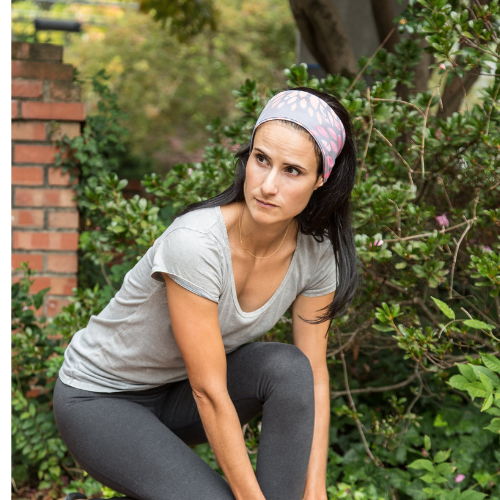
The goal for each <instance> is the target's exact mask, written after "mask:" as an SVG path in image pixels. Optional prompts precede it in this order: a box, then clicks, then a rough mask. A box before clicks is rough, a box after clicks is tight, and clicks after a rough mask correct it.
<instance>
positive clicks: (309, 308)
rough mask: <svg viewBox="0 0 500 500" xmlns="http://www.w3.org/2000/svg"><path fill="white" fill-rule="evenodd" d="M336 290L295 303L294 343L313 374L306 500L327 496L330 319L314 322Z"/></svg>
mask: <svg viewBox="0 0 500 500" xmlns="http://www.w3.org/2000/svg"><path fill="white" fill-rule="evenodd" d="M334 293H335V292H332V293H330V294H328V295H323V296H321V297H306V296H304V295H299V296H298V297H297V298H296V299H295V302H294V303H293V312H292V317H293V343H294V344H295V345H296V346H297V347H298V348H299V349H300V350H301V351H302V352H303V353H304V354H305V355H306V356H307V357H308V359H309V362H310V363H311V367H312V370H313V375H314V410H315V413H314V435H313V443H312V449H311V457H310V459H309V468H308V469H307V478H306V487H305V492H304V500H327V493H326V462H327V456H328V444H329V443H328V441H329V430H330V378H329V374H328V368H327V364H326V346H327V338H325V334H326V332H327V328H328V324H329V323H328V322H325V323H321V324H319V325H311V324H309V323H306V322H305V321H303V320H301V319H300V317H299V316H301V317H303V318H306V319H314V318H316V317H317V315H318V312H317V311H318V310H319V309H322V308H323V307H325V306H327V305H329V304H330V303H331V302H332V300H333V296H334Z"/></svg>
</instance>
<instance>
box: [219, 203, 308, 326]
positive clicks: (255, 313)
mask: <svg viewBox="0 0 500 500" xmlns="http://www.w3.org/2000/svg"><path fill="white" fill-rule="evenodd" d="M215 210H216V214H217V218H218V219H219V222H220V224H221V225H222V232H223V234H224V241H225V243H226V253H227V257H228V264H229V274H230V280H231V293H232V296H233V301H234V306H235V308H236V310H237V311H238V313H239V314H240V315H241V316H243V317H246V318H250V317H253V316H258V315H260V314H261V313H262V312H264V311H265V310H266V309H267V308H268V307H269V306H270V305H271V304H272V303H273V302H274V300H275V299H276V297H277V296H278V295H279V294H280V292H281V291H282V289H283V288H284V287H285V284H286V282H287V280H288V277H289V276H290V274H292V269H293V267H294V265H295V261H296V260H297V254H298V252H299V246H300V245H301V242H302V233H301V232H300V230H299V231H298V233H297V245H296V246H295V250H294V252H293V255H292V260H291V261H290V264H289V265H288V270H287V272H286V274H285V277H284V278H283V281H282V282H281V284H280V286H279V287H278V288H277V290H276V291H275V292H274V293H273V295H272V296H271V297H270V298H269V300H268V301H267V302H266V303H265V304H264V305H262V306H261V307H259V308H258V309H256V310H255V311H250V312H245V311H243V310H242V309H241V307H240V303H239V301H238V295H237V294H236V283H235V281H234V272H233V259H232V256H231V247H230V245H229V236H228V234H227V227H226V221H225V220H224V217H223V216H222V211H221V208H220V206H218V207H215Z"/></svg>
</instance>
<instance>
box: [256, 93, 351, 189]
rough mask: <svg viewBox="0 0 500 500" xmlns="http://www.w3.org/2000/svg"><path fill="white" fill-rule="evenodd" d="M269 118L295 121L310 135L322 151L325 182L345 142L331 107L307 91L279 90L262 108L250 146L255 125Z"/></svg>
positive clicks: (341, 125) (342, 131)
mask: <svg viewBox="0 0 500 500" xmlns="http://www.w3.org/2000/svg"><path fill="white" fill-rule="evenodd" d="M270 120H286V121H290V122H295V123H298V124H299V125H301V126H302V127H304V128H305V129H306V130H307V131H308V132H309V133H310V134H311V135H312V136H313V137H314V140H315V141H316V142H317V144H318V146H319V147H320V149H321V153H322V154H323V181H324V182H326V181H327V180H328V177H329V176H330V173H331V171H332V168H333V166H334V165H335V159H336V158H337V156H338V155H339V154H340V152H341V151H342V146H343V145H344V143H345V129H344V125H343V124H342V122H341V121H340V118H339V117H338V116H337V115H336V114H335V113H334V111H333V110H332V108H331V107H330V106H328V104H326V102H325V101H323V99H320V98H319V97H316V96H315V95H313V94H309V92H303V91H302V90H285V91H284V92H280V93H279V94H276V95H275V96H274V97H273V98H272V99H270V101H269V102H268V103H267V104H266V107H265V108H264V109H263V110H262V113H261V114H260V116H259V119H258V120H257V123H256V124H255V127H254V129H253V133H252V141H251V147H253V140H254V137H255V131H256V130H257V127H258V126H259V125H261V124H262V123H264V122H268V121H270Z"/></svg>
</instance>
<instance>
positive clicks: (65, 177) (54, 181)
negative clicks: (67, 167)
mask: <svg viewBox="0 0 500 500" xmlns="http://www.w3.org/2000/svg"><path fill="white" fill-rule="evenodd" d="M49 184H51V185H52V186H70V185H74V184H78V178H77V177H75V178H74V179H73V180H71V175H70V173H69V172H63V169H62V168H61V167H49Z"/></svg>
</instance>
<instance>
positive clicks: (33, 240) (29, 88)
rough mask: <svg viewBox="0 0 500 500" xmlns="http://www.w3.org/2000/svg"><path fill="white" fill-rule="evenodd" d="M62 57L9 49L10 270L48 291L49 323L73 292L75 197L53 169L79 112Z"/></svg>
mask: <svg viewBox="0 0 500 500" xmlns="http://www.w3.org/2000/svg"><path fill="white" fill-rule="evenodd" d="M62 56H63V48H62V47H61V46H57V45H50V44H28V43H18V42H14V43H13V44H12V158H13V165H12V204H13V206H12V269H13V272H14V269H15V268H17V267H19V263H20V262H25V261H28V262H29V265H30V267H31V268H32V269H35V270H36V271H37V273H36V278H35V283H34V285H33V288H32V290H33V291H34V292H37V291H39V290H41V289H43V288H46V287H50V292H49V293H48V295H47V297H46V301H45V304H44V306H43V311H42V312H43V314H45V315H47V316H53V315H54V314H56V313H57V312H59V311H60V310H61V307H62V306H63V305H65V304H67V302H68V296H69V295H71V290H72V288H73V287H76V285H77V278H76V273H77V267H78V260H77V247H78V227H79V219H78V210H77V208H76V200H75V191H74V190H73V189H72V186H71V184H70V178H69V175H68V174H63V173H62V170H61V169H60V168H56V167H55V166H54V160H55V158H54V155H55V154H56V152H57V148H56V147H55V145H54V140H55V139H57V138H58V137H61V136H62V135H64V134H67V135H68V136H70V137H75V136H77V135H80V132H81V128H82V123H83V121H84V120H85V104H84V103H81V102H80V87H79V86H78V85H76V84H74V83H73V81H72V80H73V67H72V66H70V65H69V64H63V63H62ZM54 120H55V121H56V123H55V124H54V122H53V121H54ZM16 277H17V275H16V273H15V272H14V279H16Z"/></svg>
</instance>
